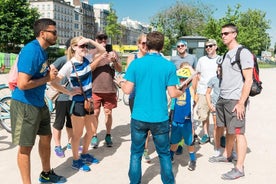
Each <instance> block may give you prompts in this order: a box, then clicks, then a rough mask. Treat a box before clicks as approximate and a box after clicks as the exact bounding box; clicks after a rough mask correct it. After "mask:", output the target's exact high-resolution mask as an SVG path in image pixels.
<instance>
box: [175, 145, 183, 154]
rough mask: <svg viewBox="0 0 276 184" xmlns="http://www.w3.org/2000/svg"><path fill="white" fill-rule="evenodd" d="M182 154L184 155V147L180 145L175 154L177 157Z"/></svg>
mask: <svg viewBox="0 0 276 184" xmlns="http://www.w3.org/2000/svg"><path fill="white" fill-rule="evenodd" d="M182 153H183V146H181V145H178V147H177V150H176V152H175V154H176V155H181V154H182Z"/></svg>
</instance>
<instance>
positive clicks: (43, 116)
mask: <svg viewBox="0 0 276 184" xmlns="http://www.w3.org/2000/svg"><path fill="white" fill-rule="evenodd" d="M50 121H51V119H50V113H49V110H48V107H47V106H46V105H45V106H44V107H41V108H39V107H35V106H32V105H28V104H25V103H22V102H19V101H16V100H12V101H11V126H12V142H13V144H15V145H20V146H33V145H34V143H35V139H36V135H51V134H52V133H51V126H50Z"/></svg>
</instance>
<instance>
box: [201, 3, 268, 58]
mask: <svg viewBox="0 0 276 184" xmlns="http://www.w3.org/2000/svg"><path fill="white" fill-rule="evenodd" d="M240 7H241V6H240V5H239V4H237V5H236V6H235V7H234V9H231V8H230V7H228V10H227V12H226V15H225V17H222V18H221V19H219V20H215V19H213V18H210V19H209V21H208V23H207V24H206V25H205V27H204V29H203V30H202V31H201V35H202V36H205V37H207V38H213V39H215V40H217V42H218V46H219V53H220V54H223V53H224V52H225V51H226V50H227V48H226V46H225V45H224V44H223V43H222V41H221V36H220V32H221V27H222V26H223V25H224V24H227V23H234V24H236V25H237V27H238V30H239V33H238V41H239V43H240V44H242V45H245V46H246V47H248V48H249V49H250V50H251V51H252V52H254V53H255V54H256V55H260V53H261V51H262V50H266V48H267V46H268V45H270V37H269V35H268V33H266V30H267V29H269V28H270V26H269V24H270V21H268V20H266V19H265V15H266V14H265V12H262V11H260V10H251V9H248V10H247V11H246V12H241V11H240Z"/></svg>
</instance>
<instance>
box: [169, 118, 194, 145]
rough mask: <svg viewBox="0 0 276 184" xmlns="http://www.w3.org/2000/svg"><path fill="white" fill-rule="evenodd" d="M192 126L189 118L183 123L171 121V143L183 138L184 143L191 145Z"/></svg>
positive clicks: (176, 142)
mask: <svg viewBox="0 0 276 184" xmlns="http://www.w3.org/2000/svg"><path fill="white" fill-rule="evenodd" d="M192 127H193V125H192V121H191V119H187V120H185V122H184V123H177V122H174V121H173V122H172V126H171V144H178V143H179V142H180V141H181V139H182V138H184V142H185V144H186V145H188V146H191V145H192V143H193V138H194V136H193V128H192Z"/></svg>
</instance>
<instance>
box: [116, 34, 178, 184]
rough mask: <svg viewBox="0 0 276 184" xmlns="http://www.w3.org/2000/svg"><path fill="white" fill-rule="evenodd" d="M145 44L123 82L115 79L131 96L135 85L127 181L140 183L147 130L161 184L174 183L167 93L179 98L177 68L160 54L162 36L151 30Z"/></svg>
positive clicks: (162, 44)
mask: <svg viewBox="0 0 276 184" xmlns="http://www.w3.org/2000/svg"><path fill="white" fill-rule="evenodd" d="M146 44H147V48H148V53H147V54H146V55H145V56H144V57H142V58H139V59H136V60H134V61H132V62H131V64H130V65H129V67H128V69H127V72H126V75H125V76H124V77H125V79H126V81H124V80H122V79H121V78H118V79H117V82H118V84H119V85H120V86H121V87H122V90H123V92H124V93H126V94H130V93H131V92H132V91H133V89H134V86H135V99H134V104H135V105H134V106H133V111H132V114H131V155H130V167H129V179H130V183H131V184H138V183H141V178H142V171H141V160H142V156H143V152H144V147H145V141H146V138H147V135H148V131H149V130H150V132H151V134H152V137H153V141H154V144H155V147H156V151H157V153H158V155H159V160H160V167H161V179H162V182H163V183H166V184H173V183H175V181H174V175H173V172H172V163H171V159H170V151H169V147H170V144H169V130H170V128H169V117H168V108H167V93H166V91H167V90H168V94H169V96H170V97H172V98H175V97H178V96H180V95H182V94H183V92H182V91H180V90H177V89H176V85H177V84H178V79H177V76H176V67H175V66H174V64H173V63H171V62H170V61H168V60H167V59H165V58H164V57H163V56H162V55H161V54H160V51H161V50H162V48H163V46H164V35H163V34H161V33H160V32H157V31H153V32H151V33H149V34H147V42H146ZM149 68H150V72H149Z"/></svg>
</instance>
